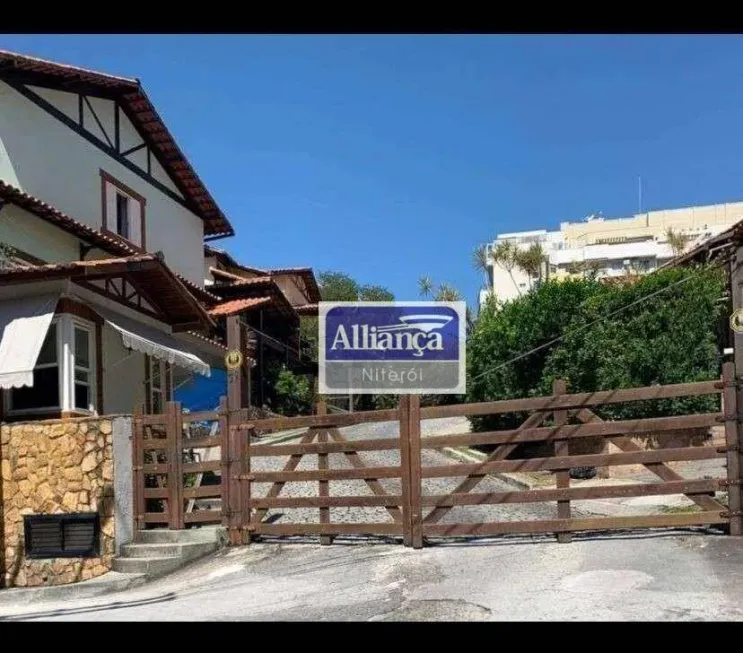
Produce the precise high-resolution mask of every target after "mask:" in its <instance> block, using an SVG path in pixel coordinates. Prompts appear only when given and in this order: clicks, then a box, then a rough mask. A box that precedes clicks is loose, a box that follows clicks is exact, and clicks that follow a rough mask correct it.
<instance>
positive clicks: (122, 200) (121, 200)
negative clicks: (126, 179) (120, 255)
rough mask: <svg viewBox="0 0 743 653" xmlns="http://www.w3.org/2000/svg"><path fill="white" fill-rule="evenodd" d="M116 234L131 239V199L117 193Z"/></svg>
mask: <svg viewBox="0 0 743 653" xmlns="http://www.w3.org/2000/svg"><path fill="white" fill-rule="evenodd" d="M116 233H117V234H119V236H121V237H122V238H126V239H127V240H128V239H129V198H128V197H127V196H126V195H122V194H121V193H116Z"/></svg>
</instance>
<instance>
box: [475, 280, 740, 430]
mask: <svg viewBox="0 0 743 653" xmlns="http://www.w3.org/2000/svg"><path fill="white" fill-rule="evenodd" d="M687 278H688V280H686V281H682V280H684V279H687ZM679 282H681V283H679ZM665 288H667V290H665V291H663V292H661V293H660V294H658V295H656V296H653V297H649V296H650V295H653V293H656V292H658V291H660V290H662V289H665ZM723 288H724V277H723V274H722V272H721V270H720V269H714V268H706V269H702V268H694V269H671V270H661V271H658V272H655V273H653V274H650V275H648V276H646V277H643V278H642V279H640V280H639V281H638V282H636V283H634V284H630V283H616V284H606V283H600V282H598V281H595V280H571V281H563V282H547V283H544V284H542V285H540V286H539V287H538V288H535V289H534V290H532V291H531V292H529V293H528V294H526V295H524V296H523V297H520V298H518V299H516V300H514V301H511V302H507V303H505V304H502V305H500V306H497V307H494V306H491V307H488V308H485V309H484V310H483V311H482V312H481V314H480V316H479V318H478V320H477V324H476V326H475V329H474V332H473V334H472V338H471V340H470V342H469V344H468V356H467V358H468V374H469V379H468V401H490V400H497V399H510V398H516V397H529V396H539V395H545V394H551V388H552V381H553V380H554V379H556V378H564V379H565V380H566V381H567V384H568V391H569V392H590V391H595V390H610V389H618V388H630V387H637V386H647V385H654V384H669V383H683V382H691V381H700V380H707V379H712V378H716V377H718V376H719V374H720V364H721V360H720V358H721V357H720V354H721V352H720V348H719V345H718V343H719V342H720V336H721V329H722V328H724V327H723V325H724V320H725V310H726V309H725V306H724V304H723V303H721V302H720V301H719V299H720V297H721V296H722V294H723ZM642 298H647V299H646V300H645V301H641V302H640V303H638V304H636V305H633V306H631V307H630V308H628V309H626V310H623V311H622V312H620V313H618V314H616V315H613V316H611V317H607V316H609V315H610V314H612V313H613V312H614V311H616V310H617V309H620V308H622V307H626V306H629V305H630V304H633V302H636V301H637V300H640V299H642ZM594 321H597V322H596V324H592V323H593V322H594ZM559 336H563V339H562V340H560V341H559V342H558V343H556V344H553V345H550V346H548V347H545V348H544V349H541V350H540V351H537V352H535V353H533V354H531V355H529V356H526V357H525V358H522V359H520V360H518V361H515V362H513V363H509V364H507V365H505V366H502V367H500V369H497V370H495V371H490V370H492V369H493V368H494V367H497V366H498V365H499V364H501V363H504V362H506V361H509V360H511V359H513V358H514V357H516V356H518V355H519V354H522V353H524V352H527V351H529V350H531V349H534V348H535V347H539V346H541V345H544V344H546V343H548V342H549V341H550V340H552V339H554V338H557V337H559ZM489 371H490V372H489ZM486 372H489V373H487V374H484V373H486ZM718 409H719V397H717V396H716V395H711V396H707V397H686V398H680V399H669V400H661V401H652V402H650V401H648V402H631V403H627V404H618V405H615V406H609V407H604V408H601V409H599V410H597V411H596V412H597V413H598V414H599V415H601V416H602V417H604V418H607V419H622V418H624V419H626V418H636V417H653V416H662V415H672V414H687V413H695V412H707V411H714V410H718ZM523 418H524V415H523V414H519V415H513V414H512V415H505V416H492V417H485V418H475V419H473V427H474V428H475V430H488V429H495V428H512V427H514V426H516V425H517V424H518V423H520V421H522V420H523Z"/></svg>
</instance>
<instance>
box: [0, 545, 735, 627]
mask: <svg viewBox="0 0 743 653" xmlns="http://www.w3.org/2000/svg"><path fill="white" fill-rule="evenodd" d="M344 542H345V543H344ZM741 606H743V542H741V541H740V539H739V538H732V537H726V536H722V535H713V534H695V533H692V532H686V533H681V532H678V531H677V532H675V533H667V532H666V533H650V532H647V531H646V532H643V533H636V534H622V535H613V536H611V537H608V536H607V537H603V536H600V535H592V536H590V537H580V536H576V539H575V541H574V542H573V543H571V544H558V543H556V542H555V541H554V539H553V538H541V539H533V538H500V539H497V540H477V541H472V542H464V541H463V542H457V543H450V544H446V545H436V546H430V547H427V548H425V549H422V550H419V551H415V550H412V549H406V548H403V547H402V546H399V545H389V544H369V543H352V542H350V541H348V540H345V541H343V540H340V541H338V543H336V544H333V545H331V546H324V547H323V546H320V545H316V544H252V545H250V546H249V547H239V548H235V549H228V550H224V551H222V552H219V553H217V554H215V555H213V556H210V557H209V558H207V559H204V560H202V561H199V562H197V563H195V564H193V565H191V566H190V567H187V568H185V569H182V570H180V571H179V572H177V573H175V574H173V575H171V576H169V577H167V578H163V579H161V580H159V581H156V582H153V583H150V584H149V585H146V586H143V587H141V588H138V589H135V590H130V591H127V592H122V593H119V594H113V595H108V596H104V597H97V598H95V599H89V600H87V601H77V602H65V603H59V604H46V605H37V606H35V607H34V608H33V609H31V608H30V606H22V607H17V608H11V607H6V606H3V607H0V620H2V621H8V620H36V619H42V620H52V621H139V622H141V621H163V620H165V621H179V620H189V621H190V620H209V621H226V620H269V621H276V620H281V621H284V620H288V621H300V620H312V621H398V620H413V621H419V620H446V621H479V620H496V621H497V620H519V621H538V620H564V621H582V620H595V621H606V620H612V621H614V620H629V621H656V620H667V621H696V620H740V619H741V618H743V611H742V610H741Z"/></svg>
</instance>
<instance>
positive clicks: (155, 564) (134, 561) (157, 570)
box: [112, 556, 184, 578]
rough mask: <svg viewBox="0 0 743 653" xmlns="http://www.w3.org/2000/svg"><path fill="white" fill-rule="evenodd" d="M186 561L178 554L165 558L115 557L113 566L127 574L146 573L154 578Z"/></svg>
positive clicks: (115, 569)
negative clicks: (177, 555)
mask: <svg viewBox="0 0 743 653" xmlns="http://www.w3.org/2000/svg"><path fill="white" fill-rule="evenodd" d="M183 564H184V561H183V560H181V559H180V558H178V557H176V556H168V557H164V558H114V559H113V563H112V568H113V570H114V571H120V572H122V573H125V574H145V575H146V576H147V578H154V577H155V576H160V575H162V574H167V573H169V572H171V571H175V570H176V569H178V567H181V566H182V565H183Z"/></svg>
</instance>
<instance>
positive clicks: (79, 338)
mask: <svg viewBox="0 0 743 653" xmlns="http://www.w3.org/2000/svg"><path fill="white" fill-rule="evenodd" d="M89 344H90V333H89V332H88V331H86V330H84V329H79V328H77V327H75V365H76V366H79V367H85V368H88V367H90V348H89Z"/></svg>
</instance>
